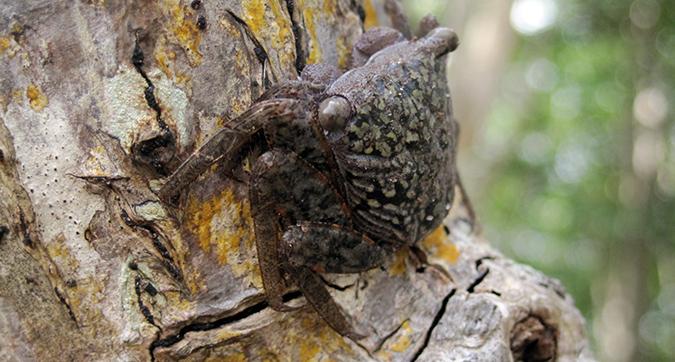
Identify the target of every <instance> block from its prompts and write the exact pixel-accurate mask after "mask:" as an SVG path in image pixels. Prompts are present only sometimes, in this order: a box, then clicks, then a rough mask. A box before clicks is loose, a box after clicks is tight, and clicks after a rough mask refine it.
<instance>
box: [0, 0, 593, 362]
mask: <svg viewBox="0 0 675 362" xmlns="http://www.w3.org/2000/svg"><path fill="white" fill-rule="evenodd" d="M0 14H1V17H0V59H1V60H2V68H1V69H0V81H1V82H2V87H1V89H0V107H1V109H0V360H3V361H4V360H28V361H30V360H54V359H59V360H151V359H155V360H179V359H187V360H203V359H207V358H219V359H226V360H249V359H250V360H321V359H324V360H325V359H333V360H397V361H398V360H415V359H419V360H504V361H509V360H547V359H557V360H560V361H565V360H580V359H590V358H592V357H591V356H590V352H589V349H588V345H587V341H586V337H585V333H584V321H583V318H582V317H581V315H580V314H579V312H578V311H577V310H576V309H575V308H574V303H573V301H572V299H571V298H570V297H569V295H567V294H566V293H565V292H564V290H563V289H562V287H561V286H560V285H559V283H558V282H557V281H555V280H553V279H550V278H548V277H546V276H544V275H542V274H541V273H539V272H537V271H535V270H533V269H531V268H529V267H527V266H523V265H518V264H515V263H513V262H512V261H510V260H507V259H506V258H504V257H503V256H502V255H501V254H499V253H498V252H497V251H496V250H494V249H492V248H491V247H490V246H489V245H488V244H487V242H486V241H484V240H483V239H481V237H480V234H479V232H478V231H477V230H473V229H472V227H471V225H470V223H469V222H467V220H468V210H467V209H466V208H465V206H464V202H463V201H466V200H463V198H462V197H458V198H457V199H458V200H457V202H456V204H455V205H454V206H453V208H452V210H451V214H450V215H449V216H448V218H447V219H446V220H445V225H444V227H443V228H440V229H439V230H437V231H436V232H434V233H433V234H432V235H431V236H429V237H428V238H426V239H425V240H423V241H422V242H421V243H420V245H419V247H420V249H421V250H422V251H423V252H424V253H425V254H426V255H427V257H428V258H427V260H426V261H424V260H420V257H417V258H414V257H411V256H410V255H412V254H413V253H411V252H410V251H409V250H402V251H401V252H399V253H397V254H396V255H393V256H392V258H391V260H390V261H389V262H388V263H387V264H386V265H385V266H383V267H382V268H380V269H376V270H372V271H369V272H366V273H361V274H358V275H327V276H325V278H326V280H327V283H328V284H329V286H330V291H331V294H333V296H334V297H335V298H336V300H337V301H338V302H339V303H340V305H341V306H342V307H343V308H344V309H345V311H346V312H347V313H348V314H349V315H350V316H352V318H353V319H354V321H355V323H357V325H358V327H359V329H360V330H364V331H367V334H368V337H367V338H365V339H363V340H361V341H358V343H357V342H353V341H351V340H349V339H346V338H343V337H341V336H340V335H338V334H337V333H335V332H334V331H333V330H332V329H330V328H329V327H328V326H327V325H326V324H325V323H324V322H323V321H322V320H321V319H320V318H319V317H318V316H317V315H316V313H315V312H314V311H313V310H312V309H311V308H309V307H305V308H301V309H299V310H298V311H294V312H285V313H280V312H275V311H273V310H271V308H269V307H268V306H267V304H266V302H265V301H264V295H263V290H262V282H261V279H260V273H259V270H258V267H257V262H256V252H255V248H254V235H253V228H252V221H251V216H250V205H249V203H248V200H247V197H246V195H247V187H246V184H245V182H242V181H238V180H236V179H234V178H232V177H228V176H226V173H227V172H226V171H230V170H221V169H219V167H218V165H216V166H214V167H213V168H212V169H211V170H210V171H209V172H207V173H206V174H204V175H202V176H201V177H200V178H199V179H198V180H197V181H196V182H195V183H194V184H193V185H191V187H190V189H189V190H186V191H185V193H186V194H185V195H183V198H182V199H183V200H185V201H184V202H183V204H181V205H180V207H178V208H177V209H173V208H168V207H165V206H164V205H163V204H162V203H160V202H159V201H158V198H157V196H156V195H155V192H156V191H157V190H158V188H159V187H160V186H161V184H162V182H163V180H164V178H165V176H166V174H167V173H168V172H170V170H171V169H173V168H175V167H176V165H177V164H178V163H179V162H180V161H181V160H184V159H185V158H186V157H187V156H188V155H189V154H190V153H191V152H193V151H194V150H195V148H196V147H198V146H199V145H200V144H202V143H203V141H204V140H205V139H206V138H207V137H208V136H209V135H211V134H213V133H214V132H215V131H216V130H218V129H219V128H220V127H221V126H222V125H223V123H224V122H225V121H226V120H228V119H231V118H233V117H236V115H238V114H240V113H241V112H243V111H244V110H245V109H246V108H247V107H248V106H249V105H250V104H251V102H252V100H254V99H255V98H256V97H257V96H259V95H260V94H261V93H262V92H263V91H264V89H265V87H266V86H268V85H269V84H274V83H276V82H280V81H283V80H288V79H294V78H296V77H297V75H298V69H299V68H301V67H302V66H303V65H304V64H309V63H317V62H328V63H332V64H336V65H338V66H340V67H341V68H346V67H347V66H348V59H349V57H350V50H351V46H352V44H353V43H354V42H355V40H356V39H357V38H358V36H359V35H360V34H361V33H362V31H363V27H364V26H366V27H369V26H373V25H374V24H378V23H380V24H385V25H386V24H387V23H388V22H389V19H388V18H387V16H386V13H385V12H384V11H383V7H382V4H381V3H378V2H376V1H371V0H365V1H364V2H358V1H357V2H354V1H348V0H333V1H318V0H305V1H286V2H284V1H274V0H268V1H262V0H253V1H237V0H221V1H214V0H203V1H192V3H190V2H186V1H182V2H179V1H176V0H166V1H162V2H149V1H135V2H132V1H127V2H124V1H102V0H98V1H96V0H89V1H79V2H73V1H42V0H32V1H25V2H3V4H2V5H0ZM456 91H459V90H456ZM422 259H423V258H422ZM291 296H292V300H291V302H290V303H294V304H296V305H302V304H303V300H304V299H303V298H302V296H301V295H299V294H297V293H295V294H291Z"/></svg>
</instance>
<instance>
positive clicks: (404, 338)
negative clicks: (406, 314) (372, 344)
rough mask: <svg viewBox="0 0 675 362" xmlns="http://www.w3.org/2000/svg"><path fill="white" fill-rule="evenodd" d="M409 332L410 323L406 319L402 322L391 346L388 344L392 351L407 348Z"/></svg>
mask: <svg viewBox="0 0 675 362" xmlns="http://www.w3.org/2000/svg"><path fill="white" fill-rule="evenodd" d="M411 333H412V328H410V323H409V322H408V321H405V322H403V324H402V325H401V329H400V331H399V336H398V338H397V339H396V342H394V343H392V344H391V346H389V349H390V350H392V351H394V352H399V353H400V352H404V351H405V350H406V349H408V347H410V344H411V342H412V341H411V340H410V334H411Z"/></svg>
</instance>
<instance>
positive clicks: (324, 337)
mask: <svg viewBox="0 0 675 362" xmlns="http://www.w3.org/2000/svg"><path fill="white" fill-rule="evenodd" d="M300 323H301V327H300V328H299V330H305V331H313V332H312V333H311V334H301V335H296V334H294V335H293V338H292V339H293V340H292V342H293V343H295V345H297V346H298V349H299V350H298V352H299V356H298V357H299V359H298V360H300V361H318V360H319V358H320V357H323V356H331V355H332V354H333V353H335V352H337V351H338V350H341V349H342V350H346V349H349V347H348V346H347V345H346V343H345V341H344V338H343V337H342V336H340V335H339V334H337V332H335V331H334V330H333V329H331V328H330V327H329V326H328V325H327V324H325V322H323V321H321V320H318V319H317V316H316V315H315V314H307V316H306V317H305V318H302V319H301V322H300ZM292 330H296V329H295V328H293V329H292Z"/></svg>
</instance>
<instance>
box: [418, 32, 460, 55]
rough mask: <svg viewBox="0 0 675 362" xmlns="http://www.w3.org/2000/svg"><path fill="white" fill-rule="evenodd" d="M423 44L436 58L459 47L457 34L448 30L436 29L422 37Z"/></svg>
mask: <svg viewBox="0 0 675 362" xmlns="http://www.w3.org/2000/svg"><path fill="white" fill-rule="evenodd" d="M423 41H424V43H425V44H426V46H427V47H428V48H430V49H431V50H432V51H433V52H434V54H436V56H441V55H444V54H447V53H450V52H452V51H454V50H455V49H457V47H458V46H459V38H458V37H457V34H456V33H455V32H454V31H453V30H452V29H448V28H442V27H439V28H436V29H433V30H432V31H430V32H429V34H427V35H426V36H425V37H424V40H423Z"/></svg>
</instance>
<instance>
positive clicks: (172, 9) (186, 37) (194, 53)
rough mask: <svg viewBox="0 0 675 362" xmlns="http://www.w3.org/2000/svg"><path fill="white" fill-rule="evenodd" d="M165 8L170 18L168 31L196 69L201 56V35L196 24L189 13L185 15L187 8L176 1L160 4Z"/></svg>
mask: <svg viewBox="0 0 675 362" xmlns="http://www.w3.org/2000/svg"><path fill="white" fill-rule="evenodd" d="M160 4H162V5H163V6H164V7H165V11H166V12H168V15H169V17H170V20H169V22H170V23H169V29H170V31H171V34H172V35H173V37H174V38H175V40H176V42H177V43H178V44H179V45H180V46H181V48H183V50H185V54H186V55H187V58H188V62H189V63H190V66H192V67H196V66H198V65H199V64H201V62H202V54H201V52H200V51H199V44H200V43H201V40H202V34H201V31H200V30H199V28H197V22H196V21H195V20H194V16H193V15H192V14H191V13H187V12H186V10H187V7H186V6H183V5H181V4H180V3H179V2H178V1H176V0H171V1H165V2H160Z"/></svg>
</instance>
